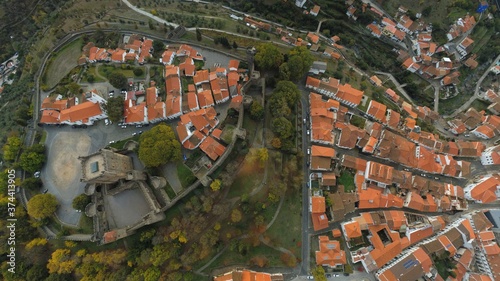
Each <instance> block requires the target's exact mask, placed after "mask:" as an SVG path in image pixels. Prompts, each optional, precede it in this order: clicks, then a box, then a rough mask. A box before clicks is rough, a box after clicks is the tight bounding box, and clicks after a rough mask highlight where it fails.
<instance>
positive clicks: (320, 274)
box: [312, 265, 326, 281]
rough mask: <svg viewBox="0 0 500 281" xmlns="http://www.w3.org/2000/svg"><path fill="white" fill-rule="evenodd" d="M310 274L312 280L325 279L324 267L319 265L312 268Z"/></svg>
mask: <svg viewBox="0 0 500 281" xmlns="http://www.w3.org/2000/svg"><path fill="white" fill-rule="evenodd" d="M312 275H313V276H314V280H319V281H326V276H325V269H324V268H323V267H322V266H321V265H318V266H317V267H316V268H315V269H313V270H312Z"/></svg>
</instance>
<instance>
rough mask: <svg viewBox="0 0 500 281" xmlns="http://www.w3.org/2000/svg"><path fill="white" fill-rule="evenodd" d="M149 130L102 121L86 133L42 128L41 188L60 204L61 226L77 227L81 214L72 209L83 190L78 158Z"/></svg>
mask: <svg viewBox="0 0 500 281" xmlns="http://www.w3.org/2000/svg"><path fill="white" fill-rule="evenodd" d="M151 127H152V126H150V127H143V128H140V129H139V128H135V127H128V128H126V129H121V128H119V127H118V126H117V125H116V124H113V125H110V126H105V125H104V121H99V122H96V123H95V125H94V126H89V127H88V128H86V129H73V128H71V126H64V127H54V126H45V127H44V129H45V131H46V132H47V138H46V141H45V146H46V148H47V163H46V164H45V166H44V168H43V169H42V171H41V172H42V173H41V178H42V181H43V183H44V188H46V189H47V190H48V193H50V194H53V195H55V196H56V198H57V200H58V201H59V204H60V206H59V208H58V210H57V211H56V215H57V217H58V218H59V220H60V221H61V222H62V223H63V224H66V225H69V226H74V227H77V226H78V223H79V221H80V217H81V214H82V213H77V212H76V210H74V209H73V207H72V203H73V199H74V198H75V197H76V196H78V195H80V194H81V193H83V190H84V187H85V183H82V182H80V178H81V176H82V174H81V166H80V161H79V160H78V156H86V155H89V154H92V153H95V152H97V151H99V149H101V148H103V147H105V146H106V145H107V144H109V142H110V141H118V140H122V139H125V138H129V137H131V136H132V134H133V133H134V132H137V131H139V130H143V131H145V130H148V129H149V128H151Z"/></svg>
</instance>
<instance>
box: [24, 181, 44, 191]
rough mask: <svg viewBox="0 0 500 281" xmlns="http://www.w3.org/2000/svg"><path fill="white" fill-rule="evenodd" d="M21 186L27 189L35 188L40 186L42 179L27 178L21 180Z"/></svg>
mask: <svg viewBox="0 0 500 281" xmlns="http://www.w3.org/2000/svg"><path fill="white" fill-rule="evenodd" d="M21 187H22V188H24V189H28V190H37V189H39V188H40V187H42V180H41V179H39V178H27V179H25V180H23V181H22V182H21Z"/></svg>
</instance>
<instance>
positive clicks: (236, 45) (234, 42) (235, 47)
mask: <svg viewBox="0 0 500 281" xmlns="http://www.w3.org/2000/svg"><path fill="white" fill-rule="evenodd" d="M233 49H238V44H237V43H236V41H233Z"/></svg>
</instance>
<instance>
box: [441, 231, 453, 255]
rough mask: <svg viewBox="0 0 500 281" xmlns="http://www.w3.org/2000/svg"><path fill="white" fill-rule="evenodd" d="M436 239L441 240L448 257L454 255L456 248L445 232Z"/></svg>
mask: <svg viewBox="0 0 500 281" xmlns="http://www.w3.org/2000/svg"><path fill="white" fill-rule="evenodd" d="M437 240H438V241H439V242H441V245H443V247H444V248H445V250H446V251H448V252H450V257H453V256H454V255H455V253H456V251H457V249H456V248H455V246H454V245H453V243H451V241H450V239H448V237H447V236H446V235H445V234H443V235H440V236H438V237H437Z"/></svg>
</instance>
